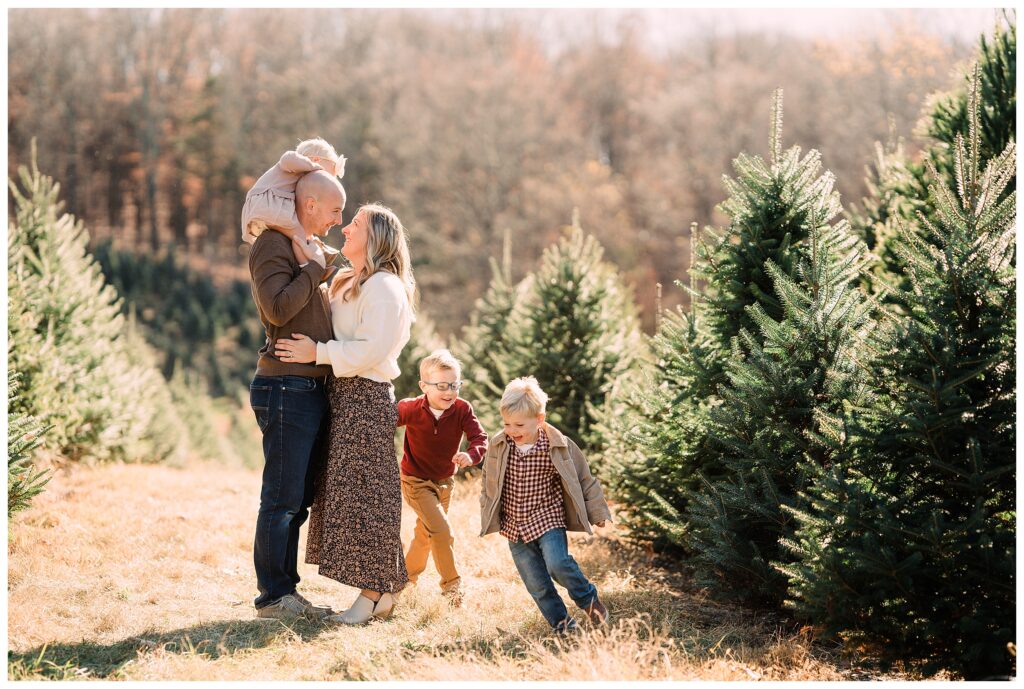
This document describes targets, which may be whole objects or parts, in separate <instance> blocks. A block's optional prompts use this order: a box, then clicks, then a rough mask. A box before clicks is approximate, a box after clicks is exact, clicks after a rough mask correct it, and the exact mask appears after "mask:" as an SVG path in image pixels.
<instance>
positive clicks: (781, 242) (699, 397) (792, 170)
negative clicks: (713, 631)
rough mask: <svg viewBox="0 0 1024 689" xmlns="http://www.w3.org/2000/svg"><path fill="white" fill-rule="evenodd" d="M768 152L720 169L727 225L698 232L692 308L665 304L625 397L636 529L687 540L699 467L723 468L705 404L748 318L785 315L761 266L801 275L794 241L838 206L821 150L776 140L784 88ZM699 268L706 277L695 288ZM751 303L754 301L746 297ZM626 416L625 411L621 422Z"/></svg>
mask: <svg viewBox="0 0 1024 689" xmlns="http://www.w3.org/2000/svg"><path fill="white" fill-rule="evenodd" d="M770 130H771V133H770V136H769V149H770V151H771V155H770V157H769V159H768V160H764V159H763V158H761V157H760V156H751V155H747V154H740V155H739V156H738V157H737V158H736V160H735V161H734V163H733V165H734V167H735V170H736V173H737V176H736V178H735V179H729V178H726V179H725V186H726V188H727V189H728V191H729V193H730V197H729V198H728V199H727V200H726V201H725V202H724V203H723V204H722V206H721V208H722V210H723V211H725V212H726V213H728V215H729V217H730V224H729V226H728V227H727V228H726V229H725V230H723V231H721V232H714V231H711V230H710V229H706V230H705V232H704V235H705V236H710V238H711V239H710V241H700V242H696V243H695V242H694V240H693V239H692V238H691V246H695V247H696V254H697V256H698V259H699V260H698V261H693V260H691V268H690V272H691V283H692V284H691V287H690V292H691V296H692V303H693V312H692V313H690V314H683V313H681V312H680V313H678V314H668V315H667V316H666V317H665V318H664V319H662V325H661V327H660V329H659V332H658V334H657V335H656V336H655V338H654V339H653V342H652V345H653V350H654V353H655V356H656V358H657V364H656V366H655V367H654V369H653V372H652V373H650V374H649V375H650V384H648V385H645V389H641V390H639V391H638V394H637V399H636V400H634V402H633V403H632V405H631V408H632V410H633V411H632V413H631V414H630V416H631V417H632V421H633V423H632V424H627V426H631V427H633V428H635V430H633V431H631V435H630V437H631V438H632V439H634V440H635V441H636V448H637V450H636V451H635V452H627V453H624V454H623V455H622V460H620V461H621V462H625V464H621V463H620V466H619V467H618V470H619V472H620V475H619V476H617V477H616V478H615V479H613V483H614V484H616V494H617V496H619V497H620V498H621V499H624V500H629V501H630V504H632V505H633V506H634V507H635V515H637V516H635V517H634V518H636V519H638V521H640V522H641V523H640V524H637V527H638V533H639V534H640V535H641V536H642V537H647V538H654V539H657V540H668V541H672V542H674V543H676V544H677V545H680V546H682V547H684V548H686V547H691V546H690V544H689V543H688V537H687V534H688V532H689V529H690V526H691V524H690V515H689V509H690V507H691V503H692V498H693V496H694V495H696V494H698V493H699V492H700V491H701V490H702V489H701V481H702V478H701V477H703V479H705V480H708V481H714V480H717V479H718V478H719V477H721V476H722V475H723V472H724V471H725V466H724V462H723V456H722V455H723V447H722V445H721V444H720V443H715V442H712V436H711V418H710V412H711V410H712V409H713V408H715V407H717V406H719V405H720V404H721V403H722V395H723V388H724V387H725V386H727V385H728V384H729V379H728V376H727V374H726V368H725V361H726V360H727V359H728V358H729V356H730V355H731V352H732V351H733V341H734V339H735V338H737V337H738V336H739V334H740V333H741V332H743V331H746V332H747V333H751V334H753V336H754V337H761V335H760V329H759V328H758V327H757V323H756V322H755V321H754V320H753V318H754V315H755V314H764V316H765V317H767V318H770V319H772V320H773V321H776V322H777V321H781V320H782V319H783V318H784V317H785V311H784V303H783V301H782V300H781V298H780V297H779V295H778V294H777V293H776V287H775V282H773V279H772V276H771V274H770V273H769V272H768V271H769V269H768V268H767V266H768V265H773V266H775V268H776V269H777V270H778V271H779V272H780V273H781V274H783V275H786V276H789V277H791V278H792V277H794V276H795V275H796V262H797V251H798V247H799V246H800V245H801V244H802V243H804V242H805V241H806V239H807V237H808V233H809V231H810V228H811V227H812V225H813V223H812V222H811V218H832V217H834V216H835V215H836V213H837V212H838V211H839V209H840V206H839V197H838V192H836V191H835V190H834V189H833V186H834V179H833V176H832V174H831V173H829V172H824V173H823V172H822V168H821V156H820V155H819V153H818V152H817V151H814V150H812V151H810V152H809V153H807V154H806V155H804V156H801V150H800V148H799V147H798V146H794V147H791V148H789V149H788V150H785V151H783V148H782V91H781V90H779V91H777V92H776V94H775V102H774V107H773V110H772V116H771V127H770ZM697 279H700V280H702V281H703V282H704V283H705V285H706V287H705V288H704V290H703V291H702V292H700V293H698V292H697V290H696V289H695V286H696V281H697ZM754 305H757V307H758V310H753V311H752V310H751V308H750V307H752V306H754ZM623 423H625V422H623Z"/></svg>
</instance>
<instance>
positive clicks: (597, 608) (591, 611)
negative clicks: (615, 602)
mask: <svg viewBox="0 0 1024 689" xmlns="http://www.w3.org/2000/svg"><path fill="white" fill-rule="evenodd" d="M583 611H584V612H585V613H587V617H589V618H590V621H591V622H593V623H594V625H595V626H600V625H602V624H605V623H606V622H607V621H608V608H606V607H604V603H602V602H601V601H600V600H598V598H597V596H594V600H592V601H590V605H588V606H587V607H585V608H583Z"/></svg>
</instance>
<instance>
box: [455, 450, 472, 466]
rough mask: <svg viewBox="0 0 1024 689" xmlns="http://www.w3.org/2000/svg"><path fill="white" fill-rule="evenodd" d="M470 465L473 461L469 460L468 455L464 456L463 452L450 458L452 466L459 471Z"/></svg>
mask: <svg viewBox="0 0 1024 689" xmlns="http://www.w3.org/2000/svg"><path fill="white" fill-rule="evenodd" d="M472 463H473V460H472V459H470V458H469V455H468V454H466V453H465V452H457V453H456V454H455V456H454V457H452V464H454V465H455V466H457V467H458V468H460V469H464V468H466V467H468V466H469V465H471V464H472Z"/></svg>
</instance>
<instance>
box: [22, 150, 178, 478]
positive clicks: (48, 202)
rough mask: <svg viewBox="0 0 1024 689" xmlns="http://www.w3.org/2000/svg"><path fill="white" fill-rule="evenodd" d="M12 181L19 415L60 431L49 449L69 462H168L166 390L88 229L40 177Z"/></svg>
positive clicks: (173, 441)
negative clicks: (93, 251)
mask: <svg viewBox="0 0 1024 689" xmlns="http://www.w3.org/2000/svg"><path fill="white" fill-rule="evenodd" d="M19 177H20V181H21V185H20V188H19V186H18V185H16V184H15V183H14V182H13V181H12V182H11V183H10V189H11V194H12V197H13V199H14V218H13V220H12V222H11V223H10V225H9V233H8V284H9V286H10V291H9V297H10V304H9V319H8V336H9V364H10V365H11V366H12V367H13V368H14V369H15V370H17V371H18V372H19V374H20V375H21V376H22V385H23V391H24V393H23V394H22V395H21V396H19V398H17V400H15V402H14V404H13V405H12V408H11V410H10V411H12V412H21V413H25V414H28V415H30V416H33V417H36V418H37V419H39V421H40V423H43V424H44V425H47V426H52V428H51V430H50V431H49V432H48V433H47V434H46V435H45V439H44V443H43V445H44V446H45V447H46V448H47V449H49V450H51V451H56V452H58V453H60V454H61V455H64V456H65V457H67V458H70V459H78V458H81V457H83V456H86V455H88V456H90V457H94V458H97V459H106V458H115V459H116V458H120V459H133V460H143V461H160V460H162V459H165V458H167V457H168V456H170V455H171V454H172V453H174V452H175V451H176V450H177V449H178V444H179V439H178V432H177V431H176V430H175V429H174V427H173V426H174V423H173V420H172V419H168V418H165V417H164V416H163V412H166V410H167V406H163V405H161V404H160V403H159V400H160V399H161V397H163V398H166V389H165V383H164V381H163V378H162V377H161V376H160V375H159V372H158V371H156V370H155V369H153V368H152V367H151V366H150V365H147V364H146V363H144V362H143V361H142V359H144V358H145V357H146V356H147V354H146V353H145V352H144V350H145V347H146V345H145V344H144V343H143V342H141V340H131V339H130V333H128V331H127V326H126V324H125V321H124V319H123V318H122V316H121V315H120V313H119V309H120V303H119V301H118V298H117V294H116V293H115V292H114V290H113V289H112V288H111V287H110V286H108V285H106V284H104V281H103V277H102V275H101V274H100V271H99V268H98V266H97V265H96V263H95V262H94V261H93V260H92V259H91V257H90V256H89V255H88V253H87V251H86V244H87V241H88V236H87V234H86V232H85V229H84V227H83V226H82V225H81V223H79V222H77V221H76V220H75V219H74V218H73V217H72V216H70V215H66V214H62V213H61V203H60V202H59V201H58V195H59V187H58V185H56V184H54V182H53V180H51V179H50V178H49V177H46V176H44V175H42V174H40V172H39V170H38V168H37V167H36V166H35V162H34V160H33V164H32V168H31V170H29V169H26V168H24V167H22V168H21V169H20V170H19Z"/></svg>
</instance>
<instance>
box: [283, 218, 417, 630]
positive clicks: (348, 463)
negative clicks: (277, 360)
mask: <svg viewBox="0 0 1024 689" xmlns="http://www.w3.org/2000/svg"><path fill="white" fill-rule="evenodd" d="M342 232H343V234H344V235H345V246H344V247H343V248H342V250H341V253H342V254H343V255H344V256H345V258H347V259H348V261H349V263H350V264H351V267H350V268H346V269H344V270H341V271H339V272H338V275H337V276H336V277H335V278H334V282H333V283H332V284H331V289H330V304H331V320H332V325H333V328H334V339H333V340H330V341H329V342H316V341H314V340H311V339H310V338H308V337H306V336H305V335H301V334H293V337H294V338H295V339H280V340H278V343H277V355H278V356H279V357H281V358H282V360H284V361H290V362H316V363H317V364H329V365H330V366H331V368H332V369H333V373H334V375H333V376H331V377H330V378H329V380H328V383H327V396H328V401H329V403H330V414H331V420H330V432H329V438H328V453H327V458H326V462H325V466H324V469H323V471H322V472H321V473H320V476H319V477H318V478H317V485H316V489H315V494H314V498H313V507H312V509H311V516H310V521H309V536H308V539H307V544H306V562H308V563H310V564H315V565H319V566H320V574H322V575H324V576H326V577H330V578H331V579H335V580H336V581H339V582H341V583H343V584H346V585H348V586H353V587H355V588H358V589H361V591H360V594H359V596H358V597H357V598H356V600H355V602H354V603H353V604H352V606H351V607H350V608H349V609H348V610H346V611H345V612H343V613H341V614H340V615H332V616H330V617H328V618H327V619H328V620H329V621H332V622H341V623H344V624H362V623H363V622H367V621H369V620H370V619H371V618H372V617H380V618H385V617H388V616H389V615H390V614H391V611H392V609H393V607H394V604H395V597H394V594H395V593H397V592H398V591H400V590H401V589H402V587H403V586H405V584H406V582H407V581H408V574H407V572H406V568H405V558H404V557H403V554H402V540H401V533H400V532H401V520H402V489H401V479H400V477H399V470H398V462H397V461H396V458H395V444H394V437H395V425H396V423H397V421H398V407H397V404H396V402H395V392H394V387H393V386H392V384H391V381H392V380H393V379H395V378H396V377H398V374H399V369H398V355H399V354H400V353H401V351H402V347H404V346H405V344H406V343H407V342H408V341H409V328H410V326H411V324H412V321H413V317H414V306H413V304H414V299H413V297H414V293H415V281H414V279H413V275H412V267H411V265H410V262H409V247H408V244H407V241H406V237H405V230H404V228H403V227H402V223H401V222H400V221H399V220H398V217H397V216H396V215H395V214H394V213H393V212H392V211H391V210H390V209H388V208H385V207H383V206H379V205H367V206H362V207H361V208H360V209H359V211H358V212H357V213H356V215H355V217H354V218H353V219H352V222H351V223H350V224H349V225H347V226H346V227H345V228H344V229H343V230H342Z"/></svg>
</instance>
